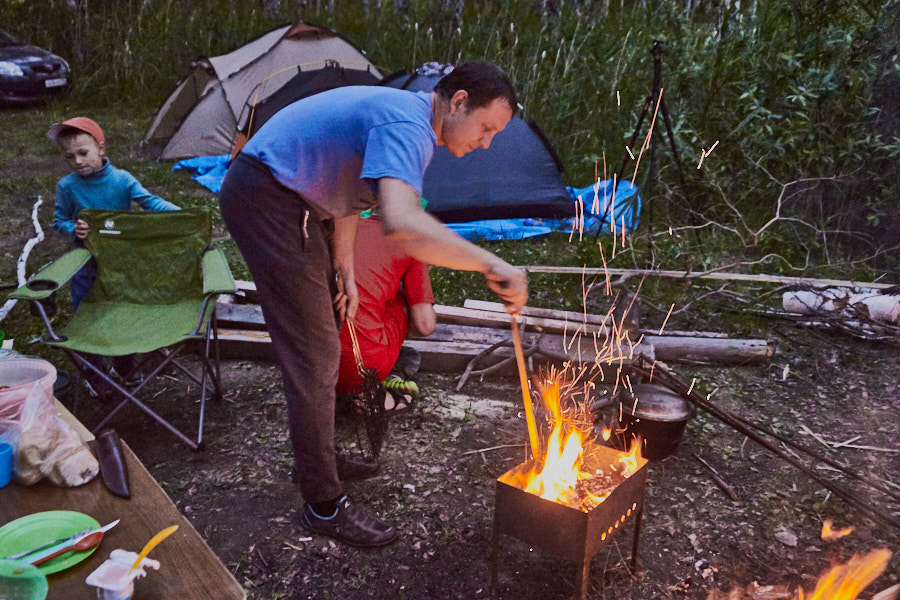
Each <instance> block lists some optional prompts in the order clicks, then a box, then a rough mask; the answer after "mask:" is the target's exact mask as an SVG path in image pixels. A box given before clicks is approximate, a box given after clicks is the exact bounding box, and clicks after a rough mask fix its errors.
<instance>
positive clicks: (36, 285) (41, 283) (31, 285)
mask: <svg viewBox="0 0 900 600" xmlns="http://www.w3.org/2000/svg"><path fill="white" fill-rule="evenodd" d="M25 287H27V288H28V289H29V290H31V291H33V292H46V291H47V290H53V291H56V290H58V289H59V284H58V283H56V282H55V281H53V280H52V279H32V280H31V281H29V282H28V283H26V284H25Z"/></svg>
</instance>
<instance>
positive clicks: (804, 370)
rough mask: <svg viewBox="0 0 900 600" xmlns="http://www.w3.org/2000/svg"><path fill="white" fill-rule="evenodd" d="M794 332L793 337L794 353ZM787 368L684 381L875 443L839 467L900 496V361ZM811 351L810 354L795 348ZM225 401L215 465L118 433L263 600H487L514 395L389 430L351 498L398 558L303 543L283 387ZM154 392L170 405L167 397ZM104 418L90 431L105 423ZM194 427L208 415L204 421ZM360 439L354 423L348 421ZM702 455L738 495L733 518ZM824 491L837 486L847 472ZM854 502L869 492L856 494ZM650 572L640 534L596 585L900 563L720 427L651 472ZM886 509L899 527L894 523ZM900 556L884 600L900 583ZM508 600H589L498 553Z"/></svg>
mask: <svg viewBox="0 0 900 600" xmlns="http://www.w3.org/2000/svg"><path fill="white" fill-rule="evenodd" d="M794 333H795V332H792V334H794ZM792 338H794V345H795V349H796V350H797V351H798V352H797V353H796V354H793V353H792V355H779V356H776V358H775V360H773V361H772V362H771V363H769V364H767V365H761V366H754V367H729V368H713V367H702V368H698V367H691V368H686V367H681V368H678V369H677V370H678V371H679V372H680V373H682V374H684V375H686V376H689V377H696V378H697V380H698V382H700V383H698V385H699V384H702V385H704V387H705V388H707V389H708V390H710V391H711V390H712V389H716V391H715V393H714V395H713V398H715V399H716V401H717V402H718V403H719V404H720V405H722V406H724V407H727V408H730V409H732V410H735V411H737V412H739V413H740V414H741V415H743V416H745V417H747V418H749V419H751V420H759V421H760V422H763V423H767V424H769V425H771V426H772V427H773V428H775V429H776V430H777V431H779V432H780V433H782V434H785V435H789V436H790V437H792V438H796V439H800V440H801V441H803V442H804V443H807V444H809V445H810V446H818V447H817V448H816V450H817V451H819V452H821V453H826V452H827V451H826V450H825V448H824V446H821V445H818V443H817V442H816V441H815V440H814V439H812V438H811V437H810V436H809V435H805V436H804V435H802V431H803V430H802V429H801V428H800V426H801V425H804V426H806V427H807V428H808V429H809V430H810V431H813V432H816V433H817V434H818V435H820V436H821V437H823V438H824V439H827V440H831V441H842V440H847V439H849V438H852V437H855V436H860V437H859V438H858V439H857V440H856V442H855V445H864V446H870V447H874V448H881V449H884V450H890V451H889V452H888V451H867V450H859V449H852V448H843V449H840V450H836V451H832V452H830V454H829V456H831V457H832V458H834V459H837V460H839V461H841V462H842V463H845V464H847V465H848V466H851V467H852V468H853V469H855V470H856V471H857V472H861V473H865V474H867V475H868V476H870V477H874V478H878V479H881V480H883V481H887V482H889V483H891V484H893V485H894V486H896V484H897V483H898V480H897V473H898V472H900V454H898V450H900V447H898V444H897V431H898V428H897V422H898V419H897V415H898V411H900V393H898V392H900V389H898V382H897V378H896V373H897V372H900V371H898V366H900V365H898V362H900V361H898V360H897V358H896V357H890V356H888V357H885V358H875V356H874V355H877V354H884V355H888V354H889V353H882V352H878V349H877V348H873V347H871V346H862V345H857V344H848V343H847V342H846V340H840V341H839V343H835V344H834V345H833V346H832V347H831V348H829V349H828V350H827V351H826V352H825V353H824V355H823V353H822V351H821V348H822V342H823V340H822V339H821V338H818V337H817V336H814V335H813V336H811V335H810V334H808V333H806V334H800V335H796V334H794V335H792ZM800 338H807V341H806V342H803V343H797V342H798V341H799V339H800ZM223 366H224V378H225V386H226V389H227V393H226V394H225V398H224V401H222V402H219V403H214V404H212V405H210V406H209V407H208V412H207V419H208V420H207V427H206V433H205V435H206V439H207V440H208V442H207V444H208V446H207V448H206V449H205V450H203V451H201V452H197V453H193V452H191V451H190V450H188V449H187V448H184V447H182V446H180V445H176V444H175V442H174V439H173V438H172V437H171V436H170V435H169V434H167V433H166V432H164V431H161V430H160V429H159V428H158V426H156V425H154V424H153V423H152V422H150V421H149V420H148V419H146V418H144V417H143V416H142V415H141V414H138V412H137V411H136V410H135V411H130V412H129V413H127V414H126V415H122V416H121V417H120V418H119V419H118V420H117V422H116V423H115V427H116V429H117V431H118V432H119V433H120V435H121V436H122V437H123V438H124V439H126V440H127V442H128V443H129V444H130V445H131V446H132V447H133V448H134V449H135V451H136V452H137V454H138V456H139V457H140V458H141V459H142V460H143V461H144V462H145V463H146V464H147V466H148V468H149V469H150V471H151V472H152V473H153V475H154V476H155V477H156V478H157V479H158V480H159V481H160V482H161V483H162V485H163V486H164V488H165V489H166V491H167V492H168V493H169V494H170V495H171V497H172V498H173V499H174V500H175V502H176V503H177V505H178V506H179V508H180V509H181V510H182V511H183V512H184V513H185V514H186V515H187V516H188V518H189V519H190V520H191V521H192V522H193V524H194V526H195V527H196V528H197V530H198V531H199V532H200V533H201V535H202V536H203V537H204V538H205V539H206V540H207V541H208V543H209V544H210V546H211V547H212V548H213V550H214V551H215V552H216V553H217V554H218V555H219V556H220V557H221V559H222V560H223V562H224V563H225V564H226V565H228V567H229V568H230V569H231V570H232V571H233V572H234V573H235V575H236V576H237V578H238V580H239V581H240V582H241V583H242V584H243V585H244V586H245V587H246V588H247V590H248V592H249V597H250V598H256V599H260V600H262V599H266V600H268V599H276V598H314V599H357V598H359V599H362V598H373V599H375V598H385V599H387V598H391V599H393V598H403V599H423V600H424V599H439V598H447V599H450V598H473V599H475V598H487V597H489V589H488V588H489V586H488V584H489V573H490V542H491V533H492V527H493V508H494V486H495V480H496V478H497V477H498V476H499V475H501V474H502V473H504V472H505V471H506V470H508V469H509V468H511V467H512V466H514V465H516V464H518V463H519V462H521V461H522V459H523V457H524V453H525V444H526V442H527V431H526V426H525V422H524V419H523V417H522V414H521V413H522V411H521V408H520V404H521V396H520V392H519V389H518V386H517V381H516V380H515V379H503V378H500V379H494V380H493V381H485V382H477V381H474V382H470V383H468V384H467V385H466V387H465V388H463V390H462V392H459V393H457V392H455V391H453V390H454V387H455V383H456V374H437V373H427V374H422V375H421V376H420V380H419V383H420V385H421V386H422V388H423V390H424V394H423V398H422V399H421V401H420V402H419V404H418V405H417V406H415V407H414V408H412V409H411V410H408V411H406V412H403V413H398V414H397V415H394V416H393V417H392V419H391V424H390V434H389V438H388V442H387V445H386V447H385V450H384V452H383V454H382V470H381V472H380V474H379V475H378V476H377V477H375V478H374V479H371V480H368V481H365V482H361V483H349V484H347V492H348V493H349V494H351V495H352V497H353V498H354V499H355V500H356V501H357V502H359V503H360V504H363V505H365V506H367V507H369V508H371V509H373V510H375V511H377V512H378V513H379V514H381V515H383V516H384V517H385V518H387V519H388V520H390V521H391V522H392V523H394V524H395V525H396V526H397V527H398V528H399V530H400V532H401V539H400V541H399V542H397V543H396V544H394V545H393V546H390V547H389V548H386V549H381V550H374V551H371V550H370V551H363V550H356V549H351V548H347V547H344V546H340V545H337V544H335V543H333V542H331V541H329V540H328V539H325V538H322V537H318V536H310V535H308V534H307V533H306V532H305V531H304V530H303V529H302V528H301V527H300V526H299V524H298V521H297V519H298V515H299V507H300V506H301V505H302V498H301V496H300V495H299V493H298V490H297V488H296V486H295V485H294V484H292V483H291V481H290V459H289V456H290V448H289V442H288V438H287V429H286V424H285V408H284V402H283V396H282V394H281V391H280V383H279V377H278V372H277V368H276V367H275V366H274V365H271V364H268V363H264V362H257V361H249V360H243V361H236V360H230V361H226V362H225V363H224V365H223ZM159 391H161V392H163V393H161V394H160V395H159V397H158V398H159V399H160V400H162V399H165V401H163V402H159V403H158V404H157V405H158V406H159V407H160V410H161V411H163V412H164V414H167V416H171V417H172V418H174V419H175V420H176V421H178V422H180V423H182V424H183V425H184V426H185V427H190V426H192V424H193V423H194V422H195V421H194V420H193V419H195V416H194V415H193V414H192V415H190V416H187V413H186V412H182V411H180V410H179V409H178V408H177V406H178V405H183V404H186V405H188V406H191V404H192V400H191V399H190V398H186V397H185V396H184V386H183V385H181V384H179V383H177V382H175V381H173V380H163V383H162V384H161V385H160V387H159ZM154 393H156V392H154ZM94 408H95V407H92V406H87V407H86V408H83V409H82V412H81V416H82V418H84V419H85V420H86V421H88V422H90V421H91V419H92V418H93V416H92V413H93V412H94ZM191 412H194V411H191ZM338 429H339V431H340V432H341V433H342V435H343V436H344V437H349V438H350V439H352V435H353V432H354V431H355V427H354V423H353V422H352V419H351V418H349V417H344V416H342V417H339V419H338ZM694 455H699V456H701V457H703V458H704V459H705V460H706V461H707V462H709V463H710V464H711V465H712V466H713V467H714V468H715V469H716V471H717V472H718V473H719V475H720V476H721V477H722V478H723V479H724V480H725V481H727V482H728V483H729V484H730V485H731V486H733V487H734V488H735V490H736V491H737V494H738V499H737V500H734V501H733V500H731V499H730V498H729V497H728V496H727V495H726V494H725V493H724V492H723V491H722V489H720V488H719V487H717V486H716V484H715V483H714V482H713V480H712V479H711V477H710V473H709V471H707V470H706V468H705V467H704V466H702V465H701V464H700V463H699V461H698V460H697V459H696V458H695V456H694ZM819 472H820V473H821V474H823V475H825V476H828V477H831V478H833V479H835V480H837V478H836V476H835V473H834V472H832V471H828V470H820V471H819ZM845 483H846V488H847V489H849V490H853V492H854V493H857V494H864V493H865V490H864V489H862V488H860V487H859V486H858V485H857V484H854V483H852V482H849V481H847V482H845ZM646 494H647V495H646V509H645V514H644V520H643V532H642V534H641V536H640V549H639V569H638V572H637V573H636V574H634V573H631V572H630V570H629V568H628V567H627V565H628V564H629V563H628V560H627V559H628V558H629V557H630V552H631V545H632V539H633V538H632V529H631V528H630V527H629V526H628V525H630V524H631V521H629V522H628V525H625V526H623V531H622V532H621V533H619V534H618V535H617V536H616V538H615V543H613V544H611V545H610V546H609V547H608V548H607V549H603V550H601V551H600V552H599V553H598V554H597V555H596V556H595V558H594V560H593V563H592V569H591V579H590V585H591V592H590V597H591V598H597V599H599V598H605V599H613V598H617V599H618V598H621V599H625V598H631V599H635V600H638V599H640V600H650V599H653V598H705V597H706V594H707V592H708V590H710V589H719V590H729V589H731V588H733V587H735V586H740V587H744V586H746V585H747V584H749V583H750V582H753V581H757V582H759V583H760V584H761V585H786V586H789V587H790V588H791V589H795V588H796V587H797V586H798V585H799V586H803V587H804V588H805V589H806V590H807V591H810V590H811V589H812V588H813V587H814V586H815V579H816V578H817V576H818V575H819V574H821V573H822V572H823V571H824V570H826V569H827V568H828V567H829V566H830V565H831V564H834V563H837V562H844V561H846V560H847V559H849V557H850V556H851V555H852V554H853V553H854V552H868V551H870V550H873V549H875V548H881V547H888V548H890V549H892V550H893V551H895V553H896V550H897V548H898V547H900V546H898V544H897V542H898V539H900V538H898V535H897V531H896V530H894V531H890V530H889V529H888V528H886V527H883V526H879V525H877V524H874V523H872V522H869V521H867V520H865V519H863V518H862V517H860V516H859V515H858V514H856V513H854V512H853V511H852V510H851V509H849V508H848V507H847V506H846V505H844V504H843V503H842V502H841V501H840V500H838V499H836V498H835V497H834V496H832V495H831V494H829V493H828V492H827V491H826V490H823V489H821V488H820V487H819V486H817V485H816V484H815V483H813V482H812V481H810V480H809V479H808V478H806V477H805V476H803V475H802V474H800V473H799V471H797V470H795V469H794V468H793V467H791V466H789V465H787V464H786V463H785V462H784V461H783V460H781V459H779V458H777V457H774V456H773V455H772V454H770V453H769V452H767V451H766V450H764V449H762V448H761V447H759V446H757V445H756V444H755V443H754V442H753V441H748V440H746V439H745V438H744V437H743V436H742V435H740V434H739V433H737V432H735V431H734V430H732V429H730V428H729V427H727V426H725V425H724V424H722V423H720V422H718V421H716V420H715V419H713V418H712V417H710V416H709V415H706V414H703V413H701V414H699V415H698V417H697V418H696V419H695V420H693V421H692V422H691V423H690V424H689V425H688V428H687V430H686V433H685V438H684V441H683V442H682V444H681V446H680V447H679V449H678V451H677V452H676V453H675V454H674V455H673V456H670V457H668V458H666V459H664V460H662V461H657V462H651V463H650V465H649V480H648V485H647V492H646ZM881 506H883V507H884V508H883V510H884V511H885V512H887V513H890V514H893V517H894V518H895V519H896V518H897V515H898V508H900V507H898V505H897V504H896V503H895V504H893V505H885V504H883V503H882V504H881ZM825 518H831V519H833V520H834V522H835V525H836V526H847V525H856V527H857V529H856V531H855V532H854V533H853V534H852V535H850V536H849V537H847V538H844V539H842V540H840V541H838V542H836V543H831V544H829V543H826V542H823V541H822V540H821V539H820V538H819V533H820V530H821V525H822V521H823V519H825ZM898 558H900V557H897V556H895V557H894V558H893V559H892V561H891V565H890V567H889V570H888V572H887V574H885V575H883V576H882V577H881V578H880V579H879V580H878V581H877V582H876V583H875V584H873V585H872V586H870V588H869V594H868V595H866V594H864V595H863V596H862V597H863V598H869V597H871V593H872V592H877V591H879V590H882V589H884V588H887V587H888V586H890V585H893V584H894V583H896V582H897V581H898V577H897V573H898V569H897V565H898V564H900V562H898ZM498 565H499V585H498V589H497V593H496V595H495V597H496V598H509V599H513V598H515V599H532V598H533V599H537V598H541V599H556V598H559V599H563V598H569V597H571V596H572V595H573V593H575V591H577V588H576V587H575V577H576V573H575V567H574V565H573V563H571V562H569V561H567V560H565V559H562V558H559V557H556V556H553V555H551V554H548V553H546V552H543V551H541V549H539V548H529V547H528V546H527V545H525V544H524V543H522V542H519V541H518V540H515V539H513V538H510V537H506V536H504V537H502V538H501V556H500V560H499V563H498Z"/></svg>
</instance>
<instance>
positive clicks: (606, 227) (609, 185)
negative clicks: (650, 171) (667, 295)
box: [172, 154, 641, 240]
mask: <svg viewBox="0 0 900 600" xmlns="http://www.w3.org/2000/svg"><path fill="white" fill-rule="evenodd" d="M229 158H230V157H229V155H227V154H223V155H221V156H199V157H197V158H188V159H185V160H182V161H179V162H178V163H176V164H175V166H173V167H172V170H173V171H174V170H177V169H185V170H188V171H191V172H192V173H193V175H191V177H192V178H193V179H194V180H195V181H197V183H199V184H200V185H202V186H203V187H205V188H207V189H208V190H210V191H211V192H213V193H214V194H218V193H219V189H221V187H222V179H223V178H224V177H225V171H226V170H227V168H228V160H229ZM566 190H567V191H568V192H569V195H570V196H571V197H572V214H573V215H576V214H577V215H582V214H583V215H584V216H583V218H584V232H585V233H590V234H596V233H597V232H599V231H606V232H608V231H610V222H611V218H612V219H614V220H615V231H616V233H618V234H621V231H622V227H624V228H625V232H626V233H627V232H630V231H632V230H634V229H636V228H637V226H638V224H639V222H640V214H641V197H640V195H639V194H638V193H637V188H636V187H635V186H633V185H631V183H630V182H628V181H620V182H619V185H618V188H617V189H616V191H615V197H613V181H612V180H611V179H608V180H606V181H600V182H598V183H596V184H594V185H589V186H587V187H584V188H577V189H576V188H572V187H567V188H566ZM610 204H612V215H610V212H609V206H610ZM445 225H447V227H449V228H450V229H452V230H453V231H455V232H457V233H458V234H459V235H461V236H462V237H464V238H466V239H468V240H476V239H481V240H519V239H524V238H529V237H536V236H541V235H547V234H549V233H553V232H561V233H569V232H571V231H572V230H573V228H574V229H575V232H576V235H577V234H578V231H579V230H580V229H581V227H580V223H578V222H576V220H575V217H572V218H569V219H490V220H486V221H469V222H467V223H445Z"/></svg>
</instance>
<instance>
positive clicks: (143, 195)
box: [127, 173, 181, 210]
mask: <svg viewBox="0 0 900 600" xmlns="http://www.w3.org/2000/svg"><path fill="white" fill-rule="evenodd" d="M127 175H128V178H129V184H128V194H129V196H130V197H131V199H132V200H134V201H135V202H137V203H138V204H139V205H140V207H141V208H143V209H144V210H181V209H180V208H179V207H178V206H176V205H174V204H172V203H171V202H169V201H168V200H163V199H162V198H160V197H159V196H154V195H153V194H151V193H150V192H148V191H147V188H145V187H144V186H143V185H141V182H140V181H138V180H137V178H136V177H135V176H134V175H132V174H131V173H127Z"/></svg>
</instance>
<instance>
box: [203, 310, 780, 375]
mask: <svg viewBox="0 0 900 600" xmlns="http://www.w3.org/2000/svg"><path fill="white" fill-rule="evenodd" d="M435 311H436V312H437V313H438V320H439V322H438V324H437V326H436V327H435V331H434V333H433V334H432V335H431V336H429V337H428V338H416V339H419V340H422V339H425V340H430V341H436V342H464V343H468V344H473V345H475V346H479V347H480V349H483V348H484V347H485V346H490V345H491V344H494V343H496V342H497V341H499V340H502V339H506V338H508V336H509V334H508V333H507V331H506V329H508V327H509V316H508V315H506V314H505V313H502V314H501V313H494V312H490V311H472V310H471V309H460V308H459V307H452V306H441V305H437V306H435ZM473 312H474V313H477V314H475V315H473V314H472V313H473ZM482 313H484V314H482ZM216 316H217V319H218V321H219V326H220V327H221V328H222V329H224V330H229V329H231V330H243V331H245V332H247V333H248V334H249V333H250V332H255V331H263V330H265V320H264V319H263V316H262V310H261V309H260V308H259V306H255V305H241V304H228V303H224V302H220V303H217V304H216ZM536 318H537V317H536ZM447 319H449V320H450V321H451V322H449V323H448V322H447ZM453 321H462V322H463V323H466V324H463V325H460V324H457V323H454V322H453ZM473 323H475V324H473ZM477 323H487V324H488V326H484V325H477ZM540 325H543V326H544V327H540ZM559 325H560V322H559V321H555V322H554V320H546V319H541V320H539V321H538V324H537V325H536V324H535V323H532V321H531V320H530V319H529V320H528V321H527V322H526V335H533V334H534V331H541V330H543V332H544V333H545V335H544V338H543V339H542V341H541V352H542V353H543V354H544V355H545V356H548V357H549V356H552V357H556V358H558V359H559V360H573V361H577V362H579V363H585V362H593V361H594V360H595V359H596V358H597V357H598V356H599V357H600V358H601V362H603V361H605V360H606V359H607V358H608V357H609V356H616V357H621V356H632V355H634V354H643V355H644V356H645V357H647V358H650V360H653V359H654V358H655V359H657V360H664V361H667V362H702V363H717V364H754V363H760V362H764V361H765V360H767V359H768V358H769V357H770V356H772V348H771V347H769V345H768V344H767V342H766V341H765V340H754V339H731V338H690V337H677V336H675V337H673V336H666V335H661V336H660V335H645V336H637V337H636V338H635V339H634V340H629V339H622V340H619V341H617V342H614V345H615V346H616V348H615V351H614V352H610V351H608V349H607V350H604V346H605V345H606V344H608V343H610V342H607V335H606V334H605V333H603V332H604V331H608V329H606V328H596V329H594V330H593V331H590V332H588V331H584V330H580V331H579V330H578V328H576V327H569V328H568V330H567V331H566V328H565V327H562V328H560V327H559ZM548 330H549V331H550V332H554V331H555V332H557V333H548V332H547V331H548ZM563 331H565V334H562V332H563ZM632 335H633V334H632ZM219 337H220V339H222V334H221V333H220V336H219ZM255 341H259V337H258V336H256V337H254V336H251V338H248V339H244V338H242V337H240V336H238V334H237V333H236V332H232V333H230V337H229V338H228V339H227V340H224V339H223V341H221V342H220V347H222V346H223V345H224V344H230V345H231V346H233V347H236V348H243V350H240V349H237V350H234V351H235V352H237V353H238V355H239V356H242V357H244V358H251V357H253V355H252V354H246V353H245V352H249V351H250V349H251V348H253V347H254V346H253V345H248V344H250V343H251V342H255ZM527 341H529V343H530V338H529V339H528V340H527ZM638 342H639V343H638ZM448 348H451V349H452V348H453V347H452V346H450V347H448ZM433 350H434V351H435V353H436V354H440V353H441V351H442V350H440V349H438V348H435V349H433ZM229 351H231V350H229ZM429 351H431V350H429ZM449 351H450V353H451V354H454V355H455V350H449ZM465 356H467V358H466V359H465V362H468V360H470V359H471V358H472V355H469V354H467V355H465ZM448 360H451V362H453V364H456V360H457V359H456V358H454V359H449V358H448ZM460 360H462V359H461V358H460ZM464 367H465V364H463V368H464ZM446 368H450V367H446Z"/></svg>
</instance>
